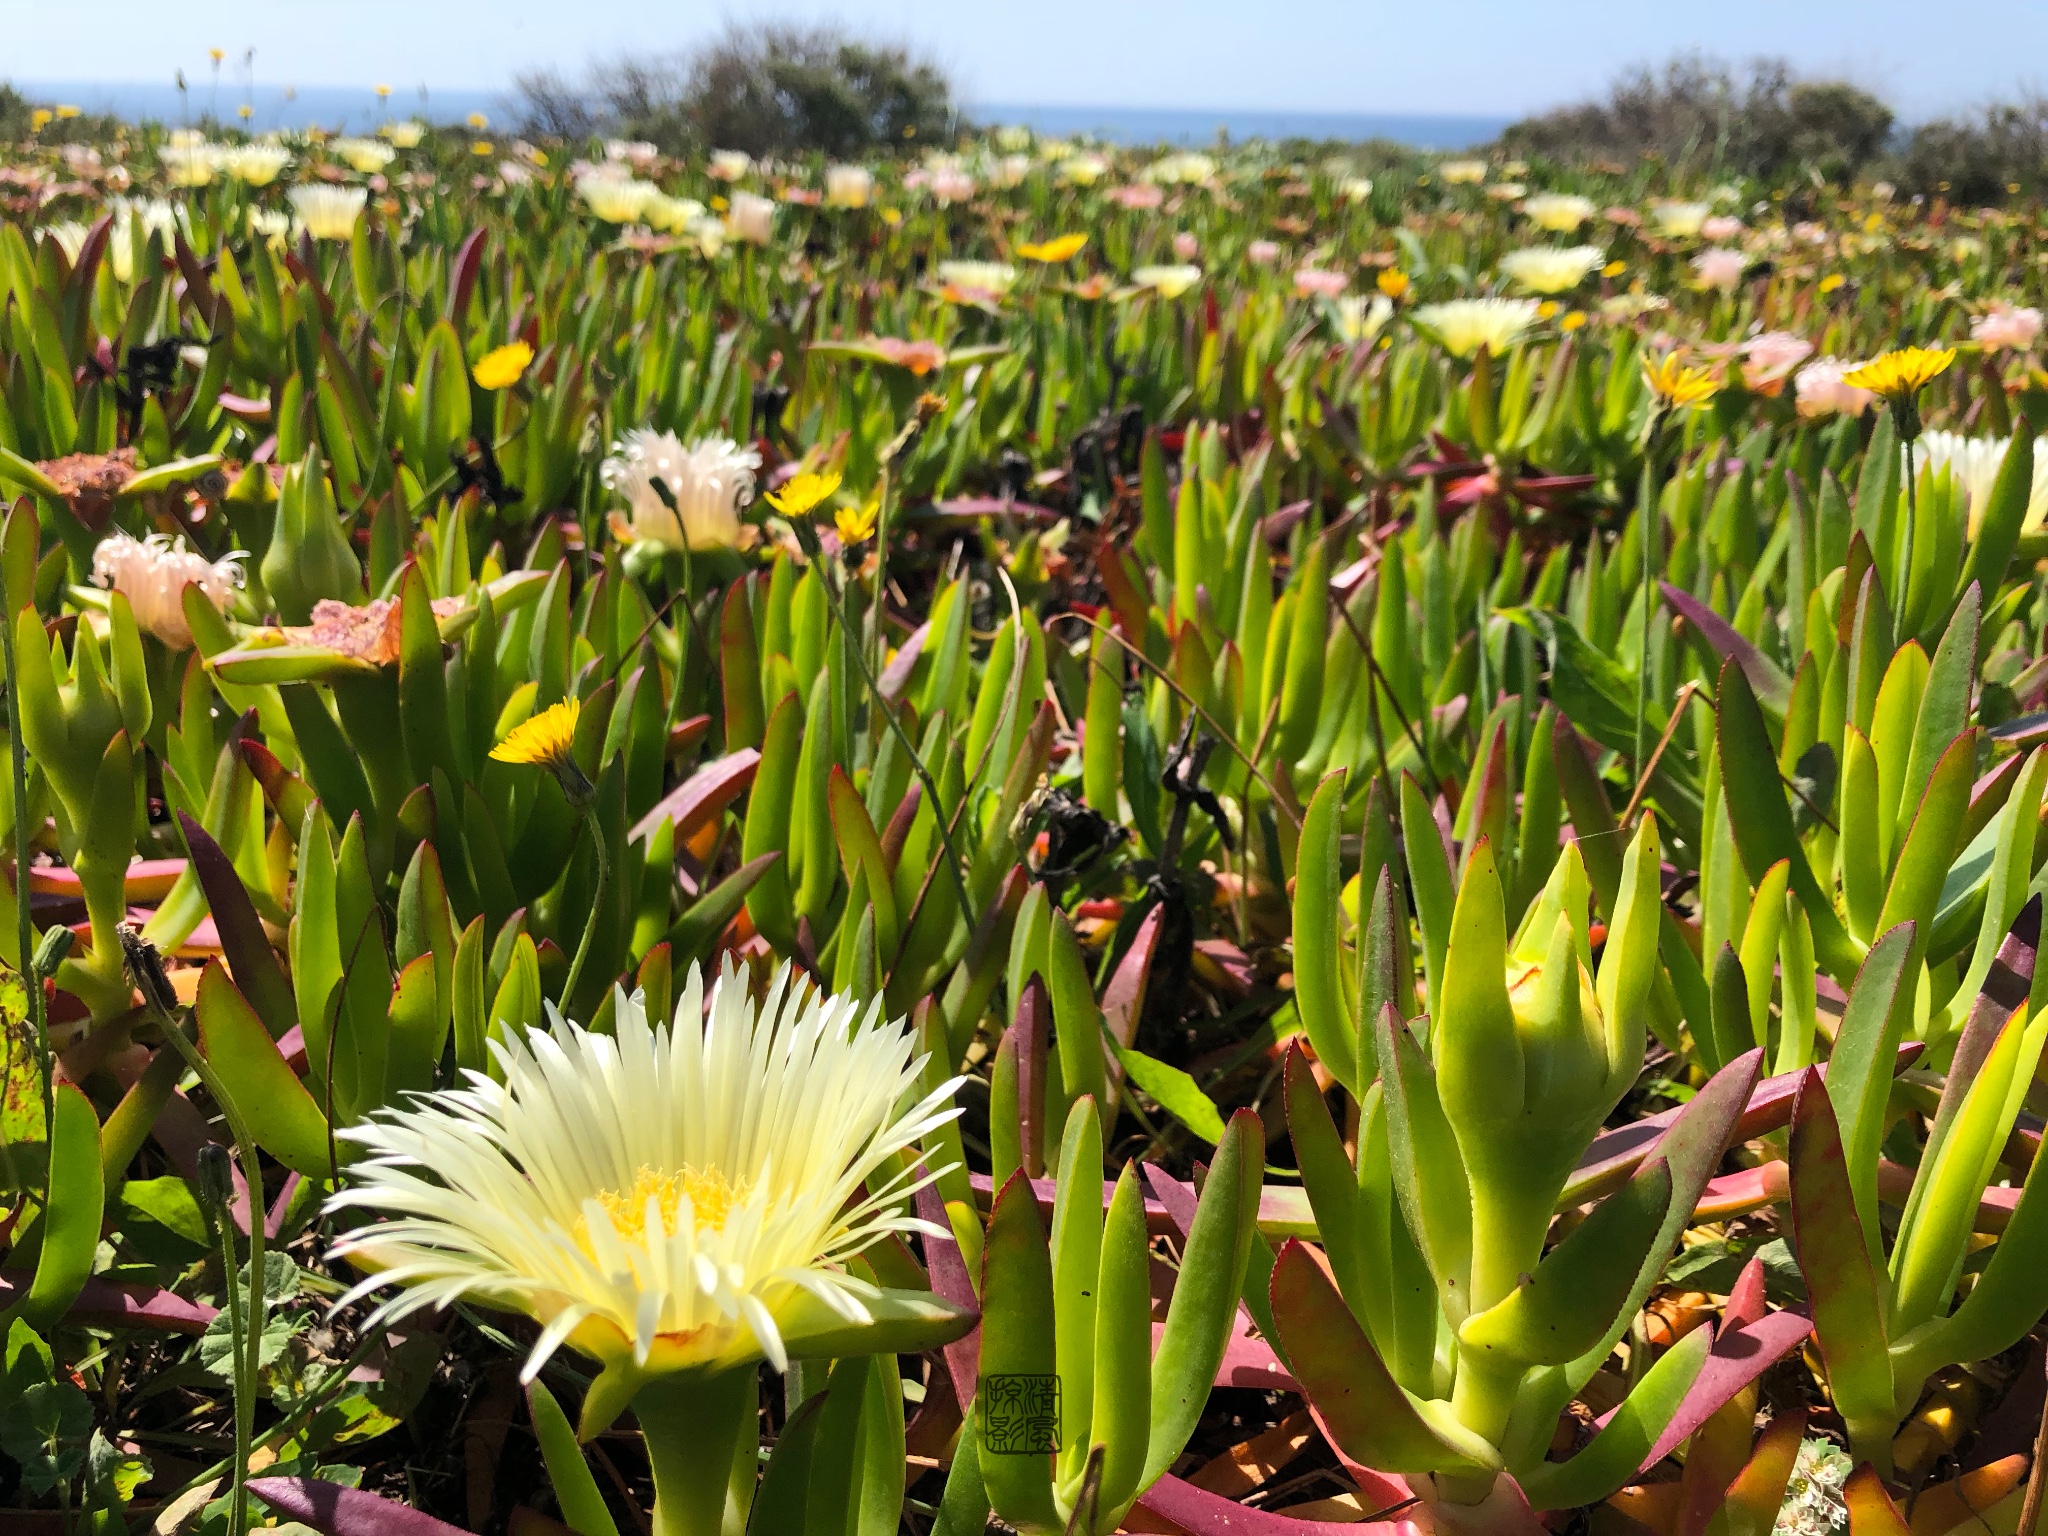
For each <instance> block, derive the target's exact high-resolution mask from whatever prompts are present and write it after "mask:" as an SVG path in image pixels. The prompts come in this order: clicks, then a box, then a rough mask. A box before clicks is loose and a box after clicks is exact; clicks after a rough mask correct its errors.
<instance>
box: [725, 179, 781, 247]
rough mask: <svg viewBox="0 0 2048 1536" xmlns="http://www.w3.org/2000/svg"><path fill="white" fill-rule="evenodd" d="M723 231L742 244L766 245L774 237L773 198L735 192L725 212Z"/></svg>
mask: <svg viewBox="0 0 2048 1536" xmlns="http://www.w3.org/2000/svg"><path fill="white" fill-rule="evenodd" d="M725 231H726V234H727V235H729V236H730V237H731V238H732V239H734V240H737V241H739V242H740V243H741V244H743V245H766V244H767V243H768V242H769V241H770V240H773V239H774V238H775V199H774V198H772V197H761V196H759V195H758V194H756V193H753V192H735V193H733V195H732V206H731V207H729V208H727V209H726V212H725Z"/></svg>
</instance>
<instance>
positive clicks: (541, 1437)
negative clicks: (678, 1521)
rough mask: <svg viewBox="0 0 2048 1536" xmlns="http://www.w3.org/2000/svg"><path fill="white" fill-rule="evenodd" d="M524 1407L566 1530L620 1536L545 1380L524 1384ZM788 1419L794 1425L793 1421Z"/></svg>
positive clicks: (581, 1534) (580, 1535)
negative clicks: (566, 1525)
mask: <svg viewBox="0 0 2048 1536" xmlns="http://www.w3.org/2000/svg"><path fill="white" fill-rule="evenodd" d="M526 1406H527V1412H528V1416H529V1417H530V1418H531V1419H532V1421H533V1436H534V1439H536V1440H538V1441H539V1442H540V1451H541V1457H542V1459H543V1460H545V1461H546V1463H547V1469H548V1482H549V1483H550V1484H552V1485H553V1487H554V1490H555V1502H556V1504H558V1505H559V1506H560V1507H561V1511H562V1518H563V1520H564V1521H566V1522H567V1524H568V1526H569V1529H570V1530H572V1531H574V1532H576V1533H577V1536H619V1528H618V1524H617V1522H615V1521H614V1520H613V1519H612V1514H611V1511H610V1510H609V1509H608V1508H606V1507H605V1502H604V1495H603V1494H601V1493H600V1492H598V1488H597V1479H596V1478H595V1477H594V1476H592V1474H591V1471H590V1463H589V1461H588V1460H586V1459H585V1457H584V1454H583V1447H582V1446H581V1445H579V1444H578V1443H577V1441H576V1430H575V1428H574V1426H572V1425H571V1424H570V1423H569V1418H568V1415H566V1414H565V1413H563V1412H562V1406H561V1404H560V1403H558V1402H556V1401H555V1395H554V1393H552V1392H550V1391H549V1390H548V1389H547V1385H546V1383H544V1382H542V1381H539V1380H534V1381H530V1382H528V1383H527V1384H526ZM791 1422H792V1425H793V1424H794V1420H792V1421H791Z"/></svg>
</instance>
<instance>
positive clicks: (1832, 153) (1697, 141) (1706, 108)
mask: <svg viewBox="0 0 2048 1536" xmlns="http://www.w3.org/2000/svg"><path fill="white" fill-rule="evenodd" d="M1891 128H1892V110H1891V108H1890V107H1888V106H1886V105H1885V104H1884V103H1883V102H1882V101H1880V100H1879V99H1878V98H1877V97H1875V96H1873V95H1871V94H1870V93H1869V92H1868V91H1865V90H1862V89H1860V88H1858V87H1857V86H1854V85H1850V84H1848V83H1847V82H1845V81H1840V80H1800V79H1797V78H1795V77H1794V75H1793V72H1792V68H1791V66H1790V64H1788V63H1787V62H1786V61H1785V60H1783V59H1757V60H1755V61H1753V62H1752V63H1751V64H1750V65H1749V67H1748V73H1747V75H1746V76H1745V75H1740V74H1738V72H1737V71H1736V69H1735V68H1734V67H1732V66H1730V65H1728V64H1726V63H1722V62H1719V61H1716V60H1711V59H1705V58H1701V57H1699V56H1697V55H1688V56H1685V57H1681V58H1676V59H1673V60H1671V61H1670V62H1669V63H1667V64H1666V65H1665V66H1664V68H1663V69H1662V70H1661V71H1657V70H1652V69H1649V68H1646V67H1645V68H1637V69H1634V70H1631V71H1630V72H1628V73H1627V74H1625V75H1623V76H1622V77H1621V78H1620V79H1619V80H1617V81H1616V82H1615V83H1614V85H1613V87H1612V88H1611V89H1610V91H1609V93H1608V96H1607V99H1606V100H1605V101H1591V102H1584V103H1581V104H1580V105H1577V106H1570V107H1560V108H1558V109H1557V110H1555V111H1552V112H1546V113H1543V114H1542V115H1540V116H1537V117H1532V118H1527V119H1525V120H1524V121H1522V122H1519V123H1516V124H1514V125H1513V126H1512V127H1510V128H1509V129H1508V130H1507V132H1506V133H1505V134H1503V135H1502V144H1503V146H1504V147H1505V148H1506V149H1508V150H1509V151H1510V152H1513V153H1517V154H1522V155H1533V156H1540V157H1542V158H1545V159H1549V160H1556V161H1564V162H1579V163H1583V162H1586V161H1589V160H1602V161H1619V162H1624V163H1626V162H1628V161H1630V160H1637V159H1641V158H1644V157H1646V156H1656V157H1658V158H1659V159H1661V160H1663V161H1664V162H1665V163H1666V164H1667V165H1669V166H1671V167H1673V168H1674V169H1686V170H1693V171H1697V172H1700V173H1702V174H1707V175H1716V176H1731V175H1740V176H1751V177H1755V178H1757V179H1758V180H1761V181H1772V180H1776V179H1779V178H1782V177H1785V176H1788V175H1792V174H1813V175H1818V176H1822V177H1825V178H1827V179H1830V180H1837V181H1839V180H1846V179H1848V178H1850V177H1853V176H1854V175H1855V174H1856V173H1857V172H1858V171H1860V170H1861V169H1863V168H1864V167H1865V166H1867V165H1868V164H1870V163H1871V161H1872V160H1873V159H1874V158H1875V157H1876V156H1877V154H1878V153H1879V152H1880V151H1881V150H1882V149H1883V148H1884V145H1885V141H1886V139H1887V138H1888V137H1889V136H1890V134H1891Z"/></svg>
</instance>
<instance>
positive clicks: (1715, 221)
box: [1700, 213, 1742, 240]
mask: <svg viewBox="0 0 2048 1536" xmlns="http://www.w3.org/2000/svg"><path fill="white" fill-rule="evenodd" d="M1741 233H1742V220H1740V219H1738V218H1736V217H1735V216H1734V215H1732V214H1726V213H1717V214H1715V215H1714V216H1713V217H1712V218H1710V219H1707V220H1706V221H1705V222H1703V223H1702V224H1701V225H1700V237H1701V238H1702V239H1704V240H1733V239H1734V238H1735V237H1736V236H1737V235H1739V234H1741Z"/></svg>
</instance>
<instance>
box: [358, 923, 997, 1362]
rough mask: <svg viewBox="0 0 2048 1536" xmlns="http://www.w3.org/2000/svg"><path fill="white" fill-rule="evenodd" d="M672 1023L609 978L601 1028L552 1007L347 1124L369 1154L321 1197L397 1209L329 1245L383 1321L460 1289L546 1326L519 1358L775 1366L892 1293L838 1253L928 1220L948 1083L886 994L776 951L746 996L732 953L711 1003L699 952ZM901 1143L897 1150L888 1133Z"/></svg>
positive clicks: (458, 1294)
mask: <svg viewBox="0 0 2048 1536" xmlns="http://www.w3.org/2000/svg"><path fill="white" fill-rule="evenodd" d="M681 992H682V996H681V998H680V1000H679V1002H678V1004H677V1008H676V1013H675V1019H674V1022H673V1023H672V1024H657V1025H653V1026H650V1024H649V1021H648V1019H647V1017H646V1013H645V1011H644V1009H643V1007H642V1003H641V999H640V997H639V995H638V994H637V993H636V994H635V995H634V996H632V997H630V998H629V997H625V996H623V995H620V996H618V998H617V999H616V1003H615V1008H614V1022H613V1024H612V1026H611V1029H610V1032H609V1033H606V1034H592V1033H589V1032H587V1031H585V1030H582V1029H579V1028H578V1027H577V1026H576V1025H574V1024H570V1023H566V1022H562V1021H559V1020H558V1021H557V1022H556V1024H555V1026H554V1027H553V1028H552V1029H550V1030H540V1029H533V1030H528V1031H526V1032H524V1033H523V1034H520V1033H514V1034H513V1035H512V1036H511V1038H509V1039H504V1040H496V1039H494V1040H493V1041H492V1042H491V1050H492V1053H493V1055H494V1056H495V1058H496V1061H497V1065H498V1067H499V1069H500V1071H501V1074H502V1081H494V1080H493V1079H492V1078H491V1077H488V1076H485V1075H484V1074H482V1073H476V1072H472V1073H470V1074H468V1078H467V1082H466V1083H465V1084H464V1086H462V1087H460V1088H449V1089H443V1090H441V1091H440V1092H437V1093H432V1094H426V1095H420V1096H415V1097H414V1098H413V1099H412V1100H411V1102H410V1103H409V1104H408V1105H407V1107H405V1108H403V1109H391V1110H384V1111H381V1112H380V1113H379V1114H378V1115H377V1116H376V1117H375V1118H374V1119H372V1120H370V1121H368V1122H367V1123H364V1124H361V1125H355V1126H350V1127H349V1128H347V1129H345V1130H343V1131H341V1132H340V1133H339V1134H340V1135H341V1136H342V1137H344V1138H345V1139H346V1140H349V1141H352V1142H354V1143H356V1144H357V1145H359V1146H361V1147H362V1148H363V1149H364V1150H365V1152H366V1153H367V1154H368V1155H367V1156H365V1157H363V1158H361V1159H360V1160H358V1161H357V1162H356V1163H355V1164H354V1165H353V1167H352V1168H351V1169H350V1179H351V1186H352V1187H350V1188H349V1189H348V1190H346V1191H345V1192H344V1193H342V1194H339V1195H337V1196H335V1197H334V1199H333V1201H332V1202H331V1204H330V1209H358V1210H360V1209H367V1210H372V1211H378V1212H384V1213H388V1214H389V1217H390V1219H387V1220H384V1221H379V1222H373V1223H370V1224H367V1225H364V1226H359V1227H357V1228H355V1229H354V1230H353V1231H351V1232H350V1233H349V1234H348V1236H347V1237H346V1238H345V1239H344V1240H343V1242H342V1243H341V1244H340V1246H339V1247H338V1248H337V1249H336V1250H335V1252H336V1254H337V1255H339V1256H341V1257H346V1258H349V1259H351V1260H353V1261H355V1262H356V1263H358V1264H360V1265H362V1266H363V1267H364V1268H366V1269H369V1270H371V1271H372V1273H371V1274H370V1275H369V1277H368V1278H367V1279H366V1280H364V1281H363V1282H362V1283H361V1284H360V1285H358V1286H357V1287H355V1288H354V1290H352V1291H351V1292H350V1293H349V1294H348V1295H346V1296H344V1297H343V1298H342V1299H341V1301H340V1302H338V1303H337V1305H345V1304H346V1303H348V1302H350V1301H353V1300H354V1299H356V1298H357V1297H358V1296H361V1295H363V1294H366V1293H368V1292H370V1291H373V1290H376V1289H378V1288H380V1287H383V1286H387V1285H397V1286H401V1287H404V1289H402V1290H400V1291H399V1292H397V1293H396V1294H394V1295H392V1296H390V1297H388V1298H386V1299H385V1300H384V1301H383V1303H382V1304H381V1305H380V1306H379V1308H378V1316H377V1322H378V1324H380V1325H381V1324H382V1323H386V1322H390V1321H394V1320H396V1319H398V1318H401V1317H404V1316H406V1315H408V1314H410V1313H412V1312H416V1311H421V1310H425V1309H427V1308H431V1307H438V1306H445V1305H447V1304H448V1303H449V1302H452V1301H454V1300H457V1299H458V1298H462V1297H468V1298H470V1299H471V1300H472V1301H475V1302H478V1303H481V1304H483V1305H486V1306H492V1307H498V1308H502V1309H505V1310H510V1311H517V1312H523V1313H525V1314H526V1315H528V1316H530V1317H532V1318H533V1319H534V1320H535V1321H536V1322H538V1323H540V1324H541V1333H540V1336H539V1338H538V1340H537V1341H536V1342H535V1344H534V1346H533V1349H532V1351H531V1353H530V1354H529V1355H528V1356H527V1360H526V1364H525V1368H524V1371H523V1373H522V1374H523V1375H524V1376H525V1378H526V1379H528V1380H531V1379H532V1377H534V1376H535V1375H537V1374H538V1373H539V1371H540V1369H541V1367H542V1366H543V1365H545V1364H546V1363H547V1360H548V1358H549V1356H551V1355H552V1354H553V1353H554V1351H555V1350H556V1349H558V1348H559V1347H560V1346H561V1345H562V1344H564V1343H567V1344H569V1345H570V1346H571V1347H573V1348H575V1349H577V1350H578V1351H580V1352H581V1353H583V1354H584V1355H586V1356H588V1357H590V1358H591V1359H593V1360H596V1361H598V1362H600V1363H601V1364H603V1365H605V1366H606V1367H608V1368H612V1369H616V1370H618V1371H620V1372H621V1373H623V1374H625V1375H627V1376H628V1377H629V1378H638V1379H644V1378H645V1377H646V1376H650V1375H655V1374H659V1373H664V1372H670V1371H679V1370H686V1369H693V1368H694V1369H708V1370H720V1369H726V1368H730V1367H733V1366H738V1365H745V1364H746V1363H748V1362H750V1361H755V1360H761V1359H766V1360H767V1361H769V1362H770V1363H771V1364H772V1365H774V1366H775V1367H776V1368H777V1369H784V1368H786V1367H787V1364H788V1360H789V1356H790V1355H791V1354H792V1353H795V1354H802V1353H805V1350H804V1347H803V1345H804V1340H805V1338H806V1336H808V1335H813V1334H816V1333H819V1332H823V1331H825V1330H827V1329H835V1328H836V1329H843V1328H844V1327H845V1325H846V1324H847V1323H853V1324H856V1325H861V1324H866V1323H870V1322H872V1321H873V1320H874V1313H875V1312H876V1311H880V1310H882V1309H883V1308H884V1307H885V1306H887V1305H888V1298H887V1297H886V1296H885V1294H884V1293H883V1292H882V1291H880V1290H878V1289H877V1288H876V1287H875V1286H874V1285H872V1284H870V1283H868V1282H867V1281H864V1280H862V1279H860V1278H859V1277H857V1276H856V1275H855V1274H853V1273H852V1272H851V1265H852V1263H853V1260H854V1258H855V1257H856V1256H857V1255H858V1254H860V1253H861V1252H863V1251H864V1250H866V1249H869V1248H871V1247H873V1246H874V1245H875V1244H876V1243H877V1242H879V1241H887V1240H890V1239H892V1238H896V1237H899V1236H902V1235H907V1234H910V1233H913V1232H923V1231H926V1230H928V1229H927V1228H926V1226H925V1224H924V1223H922V1222H920V1221H918V1220H917V1219H916V1218H914V1217H911V1216H909V1215H908V1214H906V1212H905V1207H906V1206H907V1205H908V1204H909V1196H910V1195H911V1194H912V1193H914V1192H915V1191H916V1190H917V1189H918V1188H920V1187H921V1186H923V1185H924V1184H926V1183H929V1182H930V1180H931V1179H932V1177H934V1174H933V1173H931V1172H928V1171H926V1169H925V1168H924V1167H923V1166H920V1158H919V1155H918V1150H917V1149H918V1148H919V1146H920V1144H921V1143H922V1141H923V1140H924V1138H926V1137H927V1136H928V1135H929V1134H930V1133H931V1132H932V1131H933V1130H934V1129H936V1128H937V1127H938V1126H940V1125H943V1124H944V1123H945V1122H946V1121H948V1120H950V1119H952V1118H953V1117H954V1115H955V1114H957V1113H958V1111H957V1110H955V1109H954V1108H953V1107H952V1102H953V1097H954V1094H955V1091H956V1090H957V1088H958V1086H959V1084H958V1081H957V1080H955V1081H954V1082H949V1083H946V1084H944V1085H942V1086H941V1087H939V1088H938V1089H936V1090H934V1091H932V1092H930V1093H928V1094H921V1093H920V1092H919V1081H920V1078H919V1074H920V1072H921V1070H922V1068H923V1064H924V1063H923V1058H922V1057H920V1056H919V1055H918V1054H917V1048H916V1044H915V1041H914V1038H913V1037H912V1035H911V1034H910V1032H909V1031H908V1030H907V1029H905V1028H904V1026H903V1025H902V1024H901V1023H900V1022H890V1021H887V1020H885V1019H884V1018H883V1016H882V1009H881V1003H880V1002H879V1001H877V1002H875V1003H872V1004H870V1005H869V1006H868V1007H867V1008H865V1009H863V1008H862V1007H861V1006H860V1005H859V1004H858V1003H857V1002H856V1001H855V1000H854V999H852V998H849V997H828V996H825V995H823V994H821V993H820V992H818V991H817V990H816V989H815V988H814V987H812V986H811V984H810V983H809V982H808V981H806V980H804V979H802V978H801V977H800V976H798V975H796V974H794V973H793V972H792V971H791V969H790V967H788V966H787V965H785V966H783V967H782V968H781V969H780V970H779V971H778V972H777V973H776V975H775V978H774V979H773V980H772V981H771V982H770V983H769V985H768V992H767V996H766V997H765V998H764V999H763V1001H762V1002H761V1003H760V1004H759V1006H758V1007H757V1006H756V1004H755V1003H754V1001H753V999H752V998H751V997H750V996H749V994H748V988H747V984H746V981H745V979H744V977H743V975H742V974H741V973H737V972H735V971H733V970H732V969H731V967H730V962H728V963H727V965H726V966H725V968H724V969H722V970H721V972H720V974H719V977H718V980H717V982H716V984H715V985H714V986H713V987H712V989H711V1003H710V1007H709V1009H708V1010H707V1009H706V1008H705V1006H704V996H703V992H704V983H703V976H702V973H701V972H699V971H698V969H697V968H696V967H695V966H692V967H691V969H690V973H689V976H688V978H687V979H686V980H685V981H684V982H683V985H682V988H681ZM906 1152H908V1153H910V1154H911V1155H910V1156H909V1157H907V1158H906V1157H904V1156H903V1155H902V1154H904V1153H906Z"/></svg>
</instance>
